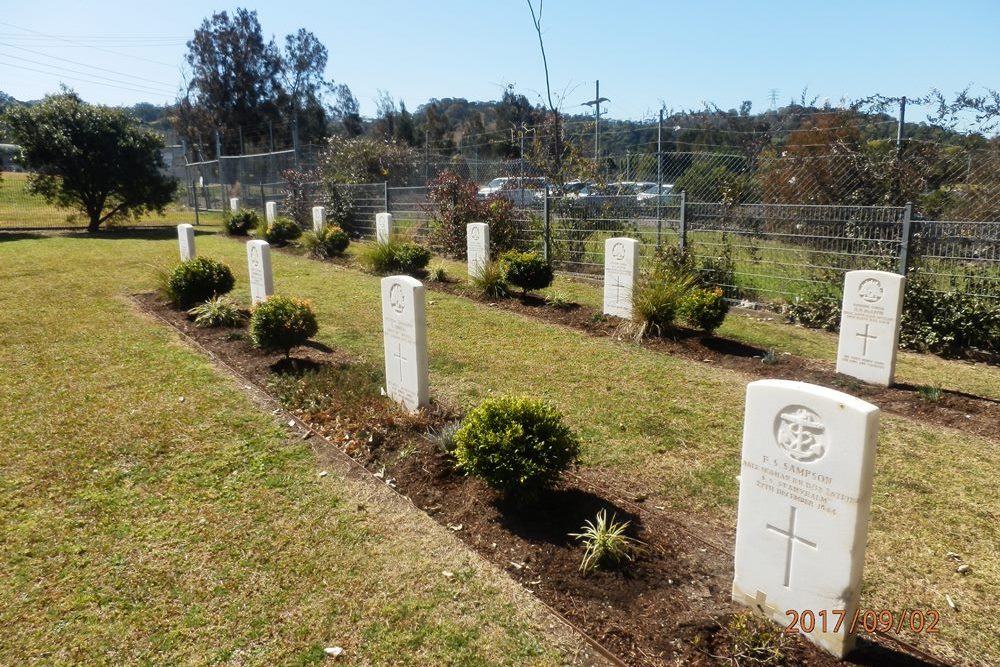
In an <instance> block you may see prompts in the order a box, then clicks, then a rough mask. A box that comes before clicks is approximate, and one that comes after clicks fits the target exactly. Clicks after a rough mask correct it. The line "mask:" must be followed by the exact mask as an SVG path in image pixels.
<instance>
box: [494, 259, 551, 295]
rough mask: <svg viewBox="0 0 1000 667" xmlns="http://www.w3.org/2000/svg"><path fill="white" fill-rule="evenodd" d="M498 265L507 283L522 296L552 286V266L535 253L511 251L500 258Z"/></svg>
mask: <svg viewBox="0 0 1000 667" xmlns="http://www.w3.org/2000/svg"><path fill="white" fill-rule="evenodd" d="M500 263H501V264H502V265H503V267H504V271H505V272H506V274H507V282H509V283H510V284H511V285H514V286H515V287H520V288H521V292H522V293H524V294H527V293H528V292H531V291H534V290H540V289H545V288H546V287H548V286H549V285H551V284H552V278H553V274H552V266H551V265H550V264H549V263H548V262H546V261H545V258H544V257H542V256H541V255H540V254H538V253H537V252H517V251H516V250H511V251H508V252H505V253H504V254H503V255H501V256H500Z"/></svg>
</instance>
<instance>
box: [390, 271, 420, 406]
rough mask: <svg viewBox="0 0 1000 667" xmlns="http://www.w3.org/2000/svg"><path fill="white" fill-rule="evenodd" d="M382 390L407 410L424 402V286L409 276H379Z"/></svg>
mask: <svg viewBox="0 0 1000 667" xmlns="http://www.w3.org/2000/svg"><path fill="white" fill-rule="evenodd" d="M382 332H383V335H384V338H385V390H386V394H388V395H389V398H391V399H393V400H395V401H397V402H399V403H402V404H403V405H404V406H406V408H407V409H408V410H410V411H411V412H416V411H417V410H418V409H420V408H421V407H424V406H426V405H427V404H428V401H429V398H430V390H429V389H428V375H427V315H426V311H425V304H424V286H423V285H422V284H421V283H420V281H419V280H417V279H415V278H411V277H410V276H389V277H388V278H383V279H382Z"/></svg>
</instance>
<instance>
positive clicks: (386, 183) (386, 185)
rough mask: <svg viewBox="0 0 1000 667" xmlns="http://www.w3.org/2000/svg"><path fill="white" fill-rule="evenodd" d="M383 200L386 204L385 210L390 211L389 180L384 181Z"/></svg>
mask: <svg viewBox="0 0 1000 667" xmlns="http://www.w3.org/2000/svg"><path fill="white" fill-rule="evenodd" d="M382 201H383V203H384V204H385V209H384V210H385V212H386V213H388V212H389V181H382Z"/></svg>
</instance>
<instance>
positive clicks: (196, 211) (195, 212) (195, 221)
mask: <svg viewBox="0 0 1000 667" xmlns="http://www.w3.org/2000/svg"><path fill="white" fill-rule="evenodd" d="M191 190H192V191H193V192H194V224H196V225H200V224H201V222H200V221H199V219H198V190H196V189H195V186H194V180H192V181H191Z"/></svg>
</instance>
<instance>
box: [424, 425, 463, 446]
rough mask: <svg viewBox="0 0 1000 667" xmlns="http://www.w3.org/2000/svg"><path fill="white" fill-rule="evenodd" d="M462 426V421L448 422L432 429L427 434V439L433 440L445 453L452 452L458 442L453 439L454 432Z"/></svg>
mask: <svg viewBox="0 0 1000 667" xmlns="http://www.w3.org/2000/svg"><path fill="white" fill-rule="evenodd" d="M460 428H462V423H461V422H458V421H452V422H448V423H447V424H445V425H444V426H442V427H440V428H437V429H434V430H432V431H430V432H429V433H428V434H427V439H428V440H430V441H431V442H433V443H434V444H435V445H436V446H437V448H438V449H440V450H441V451H442V452H443V453H445V454H454V453H455V448H456V447H457V446H458V443H457V442H456V441H455V434H456V433H458V429H460Z"/></svg>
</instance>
